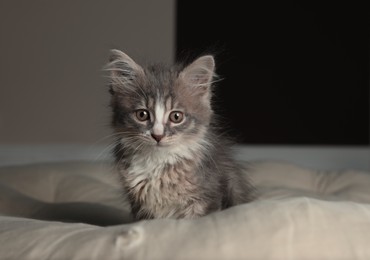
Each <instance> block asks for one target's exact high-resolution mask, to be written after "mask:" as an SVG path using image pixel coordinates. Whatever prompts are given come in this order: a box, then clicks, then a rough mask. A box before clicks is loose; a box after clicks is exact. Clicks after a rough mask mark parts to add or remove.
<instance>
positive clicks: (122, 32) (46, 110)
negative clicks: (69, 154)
mask: <svg viewBox="0 0 370 260" xmlns="http://www.w3.org/2000/svg"><path fill="white" fill-rule="evenodd" d="M174 7H175V5H174V1H173V0H160V1H159V0H156V1H145V0H131V1H130V0H121V1H114V0H105V1H89V0H85V1H76V0H68V1H67V0H64V1H47V0H44V1H41V0H33V1H29V0H22V1H21V0H2V1H0V37H1V39H0V144H1V143H2V144H4V143H6V144H15V143H18V144H19V143H96V142H101V141H102V140H101V139H102V138H103V137H105V136H107V135H109V134H110V129H109V123H110V118H109V108H108V103H109V102H108V100H109V94H108V92H107V88H106V82H107V80H106V78H104V73H103V72H102V67H103V66H104V64H105V63H106V61H107V59H108V56H109V49H111V48H119V49H122V50H124V51H125V52H126V53H127V54H129V55H130V56H131V57H133V58H134V59H137V60H138V61H139V62H140V61H143V60H150V61H163V62H172V61H173V60H174V39H175V37H174V30H175V28H174V26H175V24H174V20H175V17H174V10H175V8H174ZM103 141H104V140H103Z"/></svg>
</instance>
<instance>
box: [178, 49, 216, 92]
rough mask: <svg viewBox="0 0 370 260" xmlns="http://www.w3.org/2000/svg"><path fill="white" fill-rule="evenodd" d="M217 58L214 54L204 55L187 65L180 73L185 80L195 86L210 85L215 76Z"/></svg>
mask: <svg viewBox="0 0 370 260" xmlns="http://www.w3.org/2000/svg"><path fill="white" fill-rule="evenodd" d="M214 70H215V60H214V58H213V56H211V55H206V56H202V57H200V58H198V59H196V60H195V61H193V62H192V63H191V64H190V65H188V66H187V67H185V68H184V69H183V70H182V72H181V73H180V77H181V78H182V79H183V80H184V82H185V83H186V84H188V85H190V86H193V87H209V86H210V85H211V83H212V79H213V77H214V76H215V72H214Z"/></svg>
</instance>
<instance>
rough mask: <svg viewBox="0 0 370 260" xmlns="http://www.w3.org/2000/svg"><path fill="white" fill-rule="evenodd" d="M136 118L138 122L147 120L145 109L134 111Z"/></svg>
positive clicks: (147, 113)
mask: <svg viewBox="0 0 370 260" xmlns="http://www.w3.org/2000/svg"><path fill="white" fill-rule="evenodd" d="M136 118H137V119H139V121H146V120H149V112H148V111H147V110H145V109H140V110H138V111H136Z"/></svg>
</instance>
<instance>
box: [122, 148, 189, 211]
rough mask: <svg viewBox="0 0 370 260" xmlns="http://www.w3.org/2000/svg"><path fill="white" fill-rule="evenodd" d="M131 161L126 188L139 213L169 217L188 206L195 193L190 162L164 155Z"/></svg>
mask: <svg viewBox="0 0 370 260" xmlns="http://www.w3.org/2000/svg"><path fill="white" fill-rule="evenodd" d="M133 159H134V160H132V163H131V165H130V167H129V168H128V169H127V175H126V185H127V188H128V190H129V192H130V193H131V195H133V196H134V198H135V200H136V201H137V202H138V203H140V204H141V206H142V207H141V210H147V211H149V212H151V213H152V214H154V215H155V217H172V216H175V215H176V214H177V212H178V211H179V209H181V208H183V206H184V205H186V204H188V202H189V200H191V196H190V195H192V194H194V193H195V191H196V186H195V185H194V183H196V181H194V179H193V177H194V175H193V174H192V171H191V168H192V167H191V166H192V165H191V163H190V164H189V163H186V162H184V161H181V160H180V159H179V158H177V157H176V158H174V157H171V156H168V155H167V156H164V155H163V154H155V155H153V156H148V157H141V158H133Z"/></svg>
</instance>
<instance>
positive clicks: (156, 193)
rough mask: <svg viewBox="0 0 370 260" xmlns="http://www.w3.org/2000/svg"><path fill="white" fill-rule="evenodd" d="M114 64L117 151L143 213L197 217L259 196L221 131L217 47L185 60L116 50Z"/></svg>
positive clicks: (135, 207)
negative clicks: (146, 60)
mask: <svg viewBox="0 0 370 260" xmlns="http://www.w3.org/2000/svg"><path fill="white" fill-rule="evenodd" d="M107 70H108V71H109V72H110V80H111V82H110V92H111V94H112V99H111V106H112V109H113V128H114V131H115V133H116V135H117V137H118V138H117V143H116V147H115V150H114V154H115V158H116V162H117V164H118V166H119V173H120V177H121V180H122V185H123V187H124V189H125V190H126V192H127V194H128V197H129V200H130V203H131V207H132V213H133V215H134V217H135V218H136V219H148V218H195V217H199V216H203V215H206V214H208V213H210V212H213V211H216V210H221V209H224V208H227V207H230V206H232V205H236V204H240V203H245V202H249V201H250V200H251V199H252V197H251V191H252V188H251V185H250V184H249V182H248V181H247V179H246V176H245V174H243V173H242V170H241V169H240V168H239V166H238V165H237V164H236V163H235V162H234V161H233V159H232V158H231V155H230V150H229V145H228V142H227V141H226V140H225V138H224V137H223V136H222V135H219V133H217V132H216V131H215V127H214V122H213V121H214V120H213V111H212V108H211V95H212V80H213V78H214V70H215V63H214V59H213V57H212V56H211V55H207V56H202V57H200V58H198V59H196V60H195V61H193V62H192V63H191V64H190V65H188V66H186V67H184V66H179V65H176V66H172V67H166V66H164V65H154V66H147V67H141V66H140V65H138V64H137V63H135V62H134V61H133V60H132V59H131V58H130V57H129V56H127V55H126V54H125V53H123V52H121V51H119V50H112V57H111V60H110V63H109V64H108V65H107ZM171 112H172V113H171ZM181 118H182V121H181ZM171 120H172V121H171ZM178 120H179V121H178Z"/></svg>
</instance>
